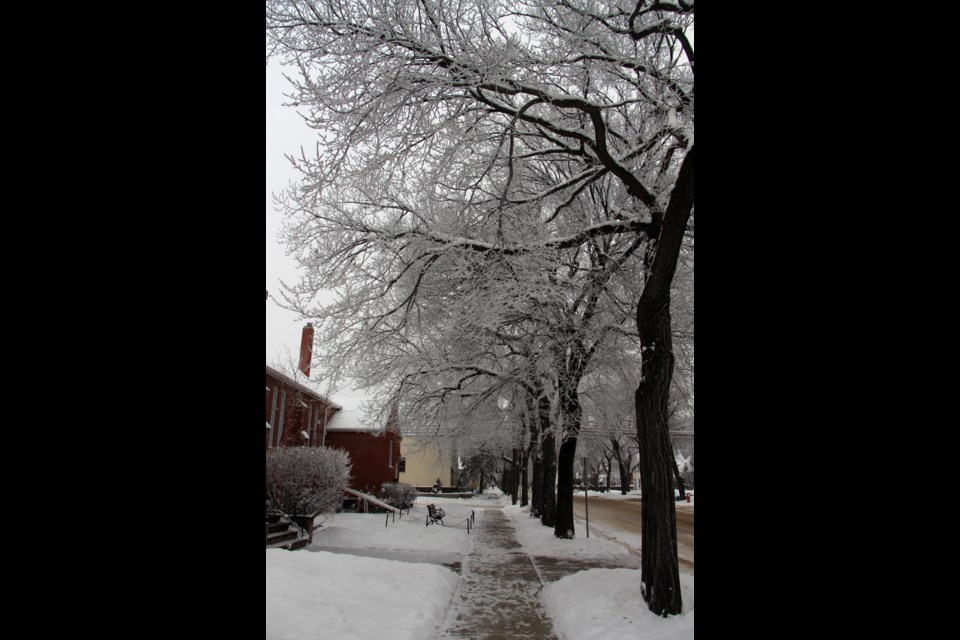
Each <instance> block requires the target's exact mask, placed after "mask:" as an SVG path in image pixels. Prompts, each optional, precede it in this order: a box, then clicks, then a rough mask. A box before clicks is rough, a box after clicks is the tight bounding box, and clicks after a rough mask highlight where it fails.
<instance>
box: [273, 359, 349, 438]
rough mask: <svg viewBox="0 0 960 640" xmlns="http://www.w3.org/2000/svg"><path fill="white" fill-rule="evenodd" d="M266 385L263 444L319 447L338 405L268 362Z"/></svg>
mask: <svg viewBox="0 0 960 640" xmlns="http://www.w3.org/2000/svg"><path fill="white" fill-rule="evenodd" d="M266 386H267V400H266V422H267V436H266V447H267V448H268V449H270V448H273V447H292V446H307V447H322V446H323V435H324V432H325V430H326V426H327V424H328V423H329V422H330V420H332V419H333V416H334V415H335V414H336V413H337V412H338V411H340V409H341V407H340V405H338V404H336V403H334V402H331V401H330V400H328V399H327V398H325V397H323V396H322V395H320V394H319V393H317V392H316V391H314V390H313V389H310V388H309V387H307V386H306V385H305V384H304V383H303V382H298V381H296V380H294V379H293V378H291V377H290V376H288V375H285V374H283V373H280V372H279V371H277V370H276V369H274V368H272V367H270V366H269V365H267V385H266Z"/></svg>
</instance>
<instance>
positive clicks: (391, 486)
mask: <svg viewBox="0 0 960 640" xmlns="http://www.w3.org/2000/svg"><path fill="white" fill-rule="evenodd" d="M380 498H381V499H382V500H383V501H384V502H386V503H387V504H389V505H390V506H393V507H397V508H398V509H400V508H403V509H406V508H407V507H412V506H413V502H414V501H415V500H416V499H417V488H416V487H415V486H413V485H412V484H407V483H405V482H387V483H384V485H383V486H382V487H380Z"/></svg>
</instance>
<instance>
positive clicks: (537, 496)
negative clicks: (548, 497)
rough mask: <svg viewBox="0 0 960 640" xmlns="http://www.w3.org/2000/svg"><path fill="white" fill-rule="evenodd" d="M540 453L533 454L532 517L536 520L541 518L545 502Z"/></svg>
mask: <svg viewBox="0 0 960 640" xmlns="http://www.w3.org/2000/svg"><path fill="white" fill-rule="evenodd" d="M540 474H541V471H540V453H539V451H536V450H535V451H534V452H533V478H532V479H531V483H532V490H531V492H530V515H531V516H533V517H534V518H539V517H540V510H541V507H540V505H541V504H542V502H543V485H542V484H541V481H540Z"/></svg>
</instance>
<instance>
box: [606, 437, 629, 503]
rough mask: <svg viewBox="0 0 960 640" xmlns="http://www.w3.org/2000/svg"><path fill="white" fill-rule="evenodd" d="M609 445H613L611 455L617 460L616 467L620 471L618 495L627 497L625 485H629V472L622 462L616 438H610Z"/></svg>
mask: <svg viewBox="0 0 960 640" xmlns="http://www.w3.org/2000/svg"><path fill="white" fill-rule="evenodd" d="M610 444H611V445H613V455H614V457H616V459H617V467H618V468H619V469H620V495H624V496H625V495H627V490H628V489H627V485H628V484H629V483H630V481H629V478H628V476H629V475H630V472H629V471H628V470H627V465H626V464H625V463H624V462H623V454H621V453H620V442H619V441H618V440H617V439H616V438H610Z"/></svg>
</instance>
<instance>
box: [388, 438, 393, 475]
mask: <svg viewBox="0 0 960 640" xmlns="http://www.w3.org/2000/svg"><path fill="white" fill-rule="evenodd" d="M387 467H388V468H390V469H393V440H391V441H390V457H389V458H387Z"/></svg>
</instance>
